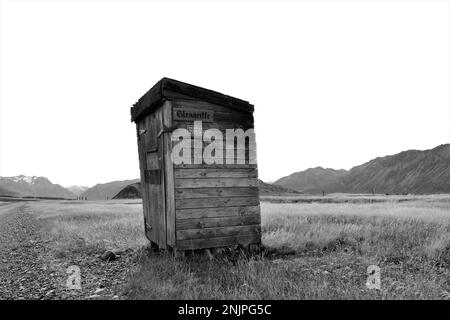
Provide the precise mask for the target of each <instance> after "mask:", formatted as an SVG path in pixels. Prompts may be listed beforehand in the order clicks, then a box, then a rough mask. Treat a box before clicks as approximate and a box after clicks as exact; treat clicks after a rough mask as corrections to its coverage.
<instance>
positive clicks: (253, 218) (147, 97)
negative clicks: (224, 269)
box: [131, 78, 261, 252]
mask: <svg viewBox="0 0 450 320" xmlns="http://www.w3.org/2000/svg"><path fill="white" fill-rule="evenodd" d="M253 109H254V108H253V105H251V104H250V103H248V102H247V101H244V100H240V99H236V98H233V97H230V96H227V95H224V94H221V93H218V92H215V91H211V90H207V89H204V88H200V87H197V86H193V85H190V84H187V83H183V82H180V81H176V80H172V79H168V78H163V79H161V80H160V81H159V82H158V83H156V84H155V85H154V86H153V87H152V88H151V89H150V90H149V91H148V92H147V93H146V94H144V95H143V96H142V97H141V98H140V99H139V101H138V102H137V103H135V104H134V106H133V107H132V108H131V119H132V121H134V122H135V123H136V132H137V140H138V150H139V165H140V174H141V186H142V187H141V190H142V198H143V210H144V225H145V234H146V237H147V238H148V239H149V240H150V241H151V243H152V245H154V246H156V245H157V246H158V247H159V248H161V249H168V250H173V251H174V252H177V251H185V250H194V249H206V248H217V247H226V246H234V245H241V246H244V247H245V246H249V245H251V244H256V245H259V244H260V243H261V214H260V206H259V190H258V173H257V165H256V162H255V161H254V160H253V161H251V159H250V158H251V156H252V155H253V157H256V147H255V144H252V143H251V142H250V139H249V138H246V139H245V146H244V147H242V145H239V144H238V142H237V138H236V139H234V138H232V139H230V140H227V141H228V142H229V141H233V143H232V145H231V148H232V149H235V150H232V152H230V150H228V149H230V144H227V143H225V140H226V139H228V138H227V133H228V131H233V130H234V131H235V132H236V131H239V129H242V130H241V131H240V132H241V133H242V132H243V131H245V132H249V131H252V129H253V128H254V126H253ZM198 121H201V124H202V126H201V131H199V129H198ZM196 128H197V129H196ZM177 129H185V130H184V132H188V133H190V134H192V136H191V140H186V141H187V142H188V143H189V144H190V145H191V146H192V149H191V152H192V154H191V155H193V158H194V160H193V161H192V162H190V163H189V162H187V163H186V162H182V163H180V161H174V156H173V152H174V151H175V148H176V145H177V143H180V142H179V141H180V140H179V139H175V138H174V134H175V133H176V132H178V131H180V130H177ZM208 129H218V130H220V133H222V134H223V140H222V141H223V146H224V150H223V152H222V153H223V155H221V153H220V151H217V150H216V151H215V152H218V153H215V152H213V153H214V156H215V157H216V158H215V159H216V160H217V157H221V156H222V159H223V161H222V163H221V162H220V161H216V162H214V163H211V159H208V157H207V155H208V154H209V153H205V151H207V150H205V149H206V148H207V146H208V145H210V144H209V142H211V141H214V140H215V141H220V139H222V138H220V137H219V138H220V139H219V138H218V132H217V130H216V131H212V132H213V133H214V132H215V133H216V135H215V136H214V139H213V138H212V137H211V134H210V132H211V130H209V131H208V132H209V133H208V137H209V138H210V139H209V140H208V139H206V140H208V141H205V140H204V138H205V137H204V135H205V136H206V133H207V130H208ZM216 139H217V140H216ZM199 140H200V141H199ZM186 141H185V143H186ZM199 146H200V147H199ZM227 148H228V149H227ZM185 151H186V150H184V151H183V152H181V153H184V152H185ZM184 155H185V156H186V155H187V154H184ZM199 155H200V156H203V157H200V159H198V157H197V158H196V157H195V156H199ZM230 155H231V156H230Z"/></svg>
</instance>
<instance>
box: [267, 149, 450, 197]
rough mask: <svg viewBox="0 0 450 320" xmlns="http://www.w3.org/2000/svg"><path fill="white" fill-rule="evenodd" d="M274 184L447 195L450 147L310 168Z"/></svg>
mask: <svg viewBox="0 0 450 320" xmlns="http://www.w3.org/2000/svg"><path fill="white" fill-rule="evenodd" d="M274 184H276V185H280V186H282V187H286V188H290V189H294V190H297V191H300V192H305V193H322V192H326V193H332V192H342V193H371V192H375V193H389V194H404V193H415V194H421V193H423V194H430V193H450V144H443V145H440V146H438V147H436V148H433V149H430V150H424V151H420V150H408V151H403V152H400V153H398V154H394V155H390V156H385V157H378V158H375V159H373V160H370V161H369V162H366V163H364V164H361V165H359V166H356V167H353V168H351V169H350V170H348V171H347V170H334V169H330V168H327V169H324V168H322V167H317V168H311V169H307V170H305V171H300V172H296V173H293V174H291V175H289V176H286V177H283V178H281V179H279V180H277V181H275V182H274Z"/></svg>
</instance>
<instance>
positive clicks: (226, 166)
mask: <svg viewBox="0 0 450 320" xmlns="http://www.w3.org/2000/svg"><path fill="white" fill-rule="evenodd" d="M257 167H258V166H257V165H256V164H254V163H253V164H252V163H247V164H226V163H224V164H184V163H183V164H174V168H176V169H242V168H257Z"/></svg>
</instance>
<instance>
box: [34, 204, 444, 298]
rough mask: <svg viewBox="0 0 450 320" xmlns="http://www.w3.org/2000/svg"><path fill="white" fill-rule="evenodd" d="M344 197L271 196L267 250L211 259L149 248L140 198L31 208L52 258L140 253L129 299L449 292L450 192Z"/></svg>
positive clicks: (266, 207) (266, 211)
mask: <svg viewBox="0 0 450 320" xmlns="http://www.w3.org/2000/svg"><path fill="white" fill-rule="evenodd" d="M343 197H344V196H335V197H334V199H336V201H328V202H327V203H314V202H313V203H289V201H286V199H284V198H282V199H284V200H283V201H281V200H280V198H278V199H268V200H271V201H275V202H277V203H273V202H262V204H261V209H262V231H263V235H262V239H263V244H264V246H265V247H267V248H268V249H269V250H268V252H269V254H260V255H252V256H249V255H245V254H232V255H225V256H223V257H221V256H218V257H217V258H216V259H214V260H210V259H208V257H205V256H198V255H197V256H196V255H193V256H188V257H186V258H185V259H182V260H177V259H174V258H173V257H171V256H170V255H168V254H157V253H150V252H149V251H148V250H147V249H145V246H146V244H147V241H146V239H145V238H144V234H143V222H142V220H143V219H142V205H141V202H140V201H135V200H127V201H125V200H120V201H119V200H118V201H103V202H89V201H87V202H86V201H65V202H57V201H39V202H34V203H30V204H29V206H30V207H31V208H32V209H33V210H34V212H36V213H35V214H36V215H37V217H38V218H39V220H40V221H41V222H42V223H43V225H44V226H45V228H47V230H48V235H49V237H50V238H51V239H52V241H51V244H50V247H51V250H52V251H53V253H54V256H55V258H56V259H62V260H63V259H65V258H66V257H67V256H71V255H76V254H79V253H81V252H82V253H84V254H92V255H96V254H98V253H101V252H102V251H103V250H105V249H122V250H123V249H127V248H131V249H134V250H137V252H138V255H139V259H140V267H139V269H138V270H136V271H135V272H134V274H133V275H132V276H131V277H130V278H129V280H128V283H127V285H126V286H125V288H124V292H125V295H126V297H127V298H130V299H448V298H450V293H449V292H450V196H446V195H443V196H416V197H413V196H411V197H409V196H403V197H390V196H389V197H388V196H376V197H375V198H376V199H379V200H380V201H377V202H372V203H371V202H370V201H362V202H361V201H359V200H358V201H356V202H354V201H342V199H343ZM345 197H347V196H345ZM361 197H362V198H364V197H363V196H355V197H354V198H361ZM405 197H406V198H407V199H408V200H401V199H404V198H405ZM365 198H370V197H367V196H366V197H365ZM286 202H287V203H286ZM369 265H378V266H379V267H380V268H381V289H380V290H374V289H372V290H370V289H368V288H367V287H366V285H365V283H366V280H367V267H368V266H369Z"/></svg>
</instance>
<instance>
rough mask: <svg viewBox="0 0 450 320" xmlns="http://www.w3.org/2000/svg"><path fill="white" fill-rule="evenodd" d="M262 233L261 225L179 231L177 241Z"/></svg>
mask: <svg viewBox="0 0 450 320" xmlns="http://www.w3.org/2000/svg"><path fill="white" fill-rule="evenodd" d="M259 233H261V225H260V224H256V225H247V226H231V227H218V228H201V229H188V230H177V240H187V239H203V238H218V237H230V236H238V235H247V234H259Z"/></svg>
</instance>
